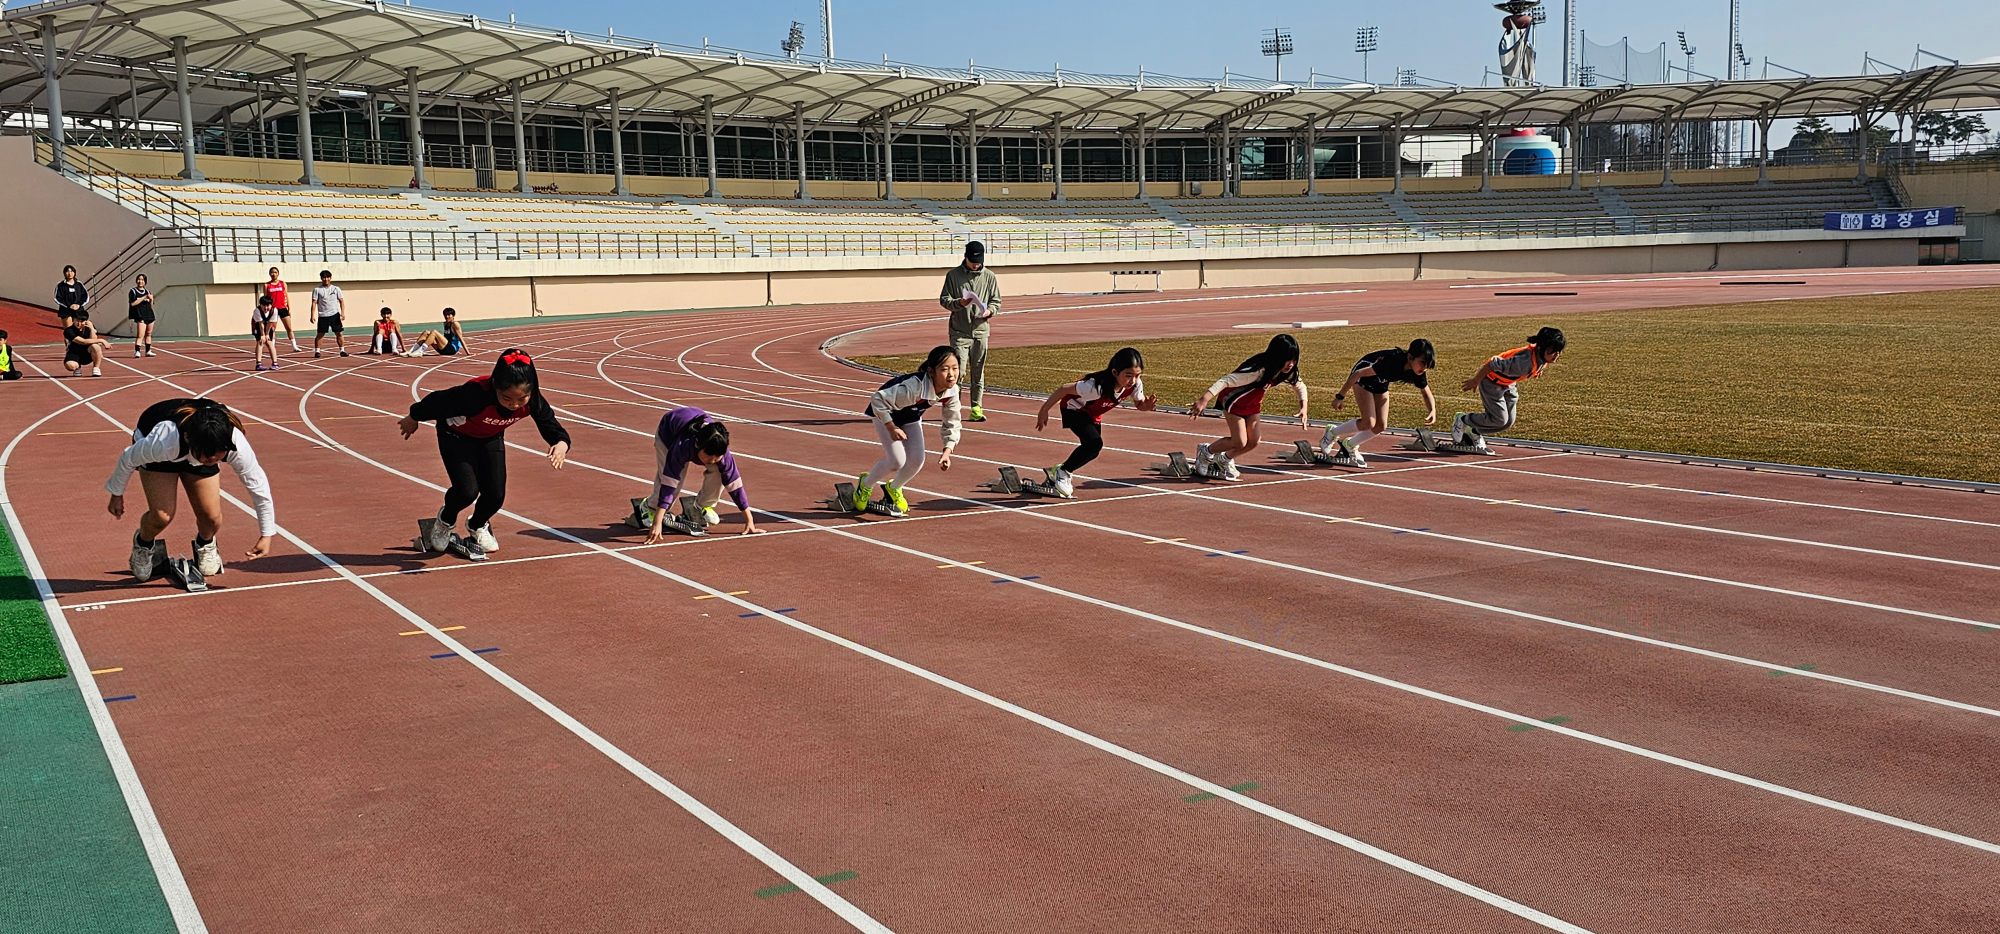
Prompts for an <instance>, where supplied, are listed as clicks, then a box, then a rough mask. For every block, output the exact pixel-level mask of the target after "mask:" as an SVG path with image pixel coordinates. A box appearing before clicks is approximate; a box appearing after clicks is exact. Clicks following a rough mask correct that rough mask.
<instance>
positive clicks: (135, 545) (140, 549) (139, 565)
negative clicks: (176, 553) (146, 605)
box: [131, 532, 167, 583]
mask: <svg viewBox="0 0 2000 934" xmlns="http://www.w3.org/2000/svg"><path fill="white" fill-rule="evenodd" d="M166 564H167V544H166V543H165V542H162V541H160V540H159V539H154V540H153V543H152V544H150V545H141V544H139V533H137V532H133V533H132V564H131V567H132V576H133V578H135V579H137V580H138V581H139V582H140V583H144V582H146V581H149V580H152V579H153V576H154V575H156V574H158V573H160V569H161V568H163V567H165V566H166Z"/></svg>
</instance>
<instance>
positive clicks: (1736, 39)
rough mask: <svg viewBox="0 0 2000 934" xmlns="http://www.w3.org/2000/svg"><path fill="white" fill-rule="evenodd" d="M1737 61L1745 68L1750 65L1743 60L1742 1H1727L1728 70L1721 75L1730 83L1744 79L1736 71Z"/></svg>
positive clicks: (1741, 74)
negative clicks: (1740, 61)
mask: <svg viewBox="0 0 2000 934" xmlns="http://www.w3.org/2000/svg"><path fill="white" fill-rule="evenodd" d="M1738 60H1742V64H1743V65H1745V66H1748V65H1749V64H1750V62H1749V61H1748V60H1747V59H1743V0H1729V70H1728V71H1726V72H1723V75H1724V76H1725V77H1727V78H1728V79H1729V80H1731V81H1734V80H1736V79H1738V78H1741V77H1744V75H1743V73H1742V72H1739V71H1738V70H1737V62H1738Z"/></svg>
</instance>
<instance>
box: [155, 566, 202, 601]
mask: <svg viewBox="0 0 2000 934" xmlns="http://www.w3.org/2000/svg"><path fill="white" fill-rule="evenodd" d="M159 569H160V570H161V571H162V572H164V573H165V574H166V575H167V582H168V583H170V584H173V585H174V586H175V587H179V588H180V589H182V590H185V591H187V592H188V593H201V592H203V591H205V590H207V589H208V579H207V578H206V577H204V576H203V575H202V573H201V565H200V564H199V563H198V562H196V561H195V560H194V559H193V558H168V559H167V560H165V561H163V562H161V563H160V568H159Z"/></svg>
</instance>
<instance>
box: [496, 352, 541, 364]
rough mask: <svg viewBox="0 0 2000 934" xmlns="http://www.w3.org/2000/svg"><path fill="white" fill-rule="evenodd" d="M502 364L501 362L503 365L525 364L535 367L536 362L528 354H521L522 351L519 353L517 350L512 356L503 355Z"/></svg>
mask: <svg viewBox="0 0 2000 934" xmlns="http://www.w3.org/2000/svg"><path fill="white" fill-rule="evenodd" d="M500 362H501V363H525V364H528V365H529V366H533V365H534V363H535V361H534V359H533V358H531V357H529V356H528V355H527V354H524V353H521V352H520V351H518V350H517V351H515V352H513V353H510V354H503V355H501V357H500Z"/></svg>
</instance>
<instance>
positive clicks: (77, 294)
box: [56, 266, 90, 327]
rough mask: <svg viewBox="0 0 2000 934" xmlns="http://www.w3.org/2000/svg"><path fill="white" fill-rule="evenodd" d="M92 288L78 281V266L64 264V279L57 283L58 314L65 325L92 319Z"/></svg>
mask: <svg viewBox="0 0 2000 934" xmlns="http://www.w3.org/2000/svg"><path fill="white" fill-rule="evenodd" d="M89 304H90V290H89V289H86V288H84V287H83V283H82V282H79V281H77V278H76V267H75V266H64V267H63V277H62V281H61V282H58V283H56V315H57V316H59V317H61V318H62V323H63V327H69V326H70V325H72V324H75V323H76V322H77V321H79V320H82V321H88V320H90V309H89V308H87V307H85V306H87V305H89Z"/></svg>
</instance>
